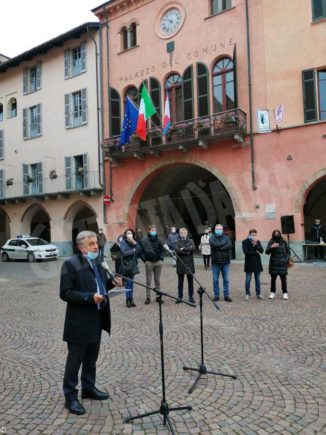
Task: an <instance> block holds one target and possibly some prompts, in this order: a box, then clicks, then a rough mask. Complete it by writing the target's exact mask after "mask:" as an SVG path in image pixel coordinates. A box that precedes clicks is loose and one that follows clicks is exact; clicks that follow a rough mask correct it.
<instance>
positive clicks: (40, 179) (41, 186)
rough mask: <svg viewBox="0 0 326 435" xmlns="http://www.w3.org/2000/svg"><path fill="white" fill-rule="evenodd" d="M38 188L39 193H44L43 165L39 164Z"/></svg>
mask: <svg viewBox="0 0 326 435" xmlns="http://www.w3.org/2000/svg"><path fill="white" fill-rule="evenodd" d="M37 187H38V191H39V193H42V192H43V168H42V163H37Z"/></svg>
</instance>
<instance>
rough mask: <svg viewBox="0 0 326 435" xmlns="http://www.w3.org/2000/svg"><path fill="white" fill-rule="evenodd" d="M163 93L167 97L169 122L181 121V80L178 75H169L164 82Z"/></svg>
mask: <svg viewBox="0 0 326 435" xmlns="http://www.w3.org/2000/svg"><path fill="white" fill-rule="evenodd" d="M165 91H166V92H167V94H168V97H169V104H170V112H171V113H170V117H171V122H178V121H182V120H183V110H182V109H183V107H182V106H183V104H182V78H181V76H180V75H179V74H171V75H170V76H169V77H168V78H167V80H166V82H165Z"/></svg>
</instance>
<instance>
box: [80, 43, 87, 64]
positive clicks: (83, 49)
mask: <svg viewBox="0 0 326 435" xmlns="http://www.w3.org/2000/svg"><path fill="white" fill-rule="evenodd" d="M80 57H81V70H82V71H86V42H83V43H82V45H81V46H80Z"/></svg>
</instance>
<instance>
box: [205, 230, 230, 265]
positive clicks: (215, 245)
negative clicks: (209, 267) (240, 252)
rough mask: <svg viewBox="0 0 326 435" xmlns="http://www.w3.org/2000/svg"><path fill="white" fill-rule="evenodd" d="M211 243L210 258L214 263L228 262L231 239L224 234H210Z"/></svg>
mask: <svg viewBox="0 0 326 435" xmlns="http://www.w3.org/2000/svg"><path fill="white" fill-rule="evenodd" d="M209 244H210V245H211V259H212V264H214V265H223V264H229V263H230V262H231V250H232V242H231V239H230V238H229V237H228V236H227V235H226V234H222V235H221V236H219V237H218V236H216V235H215V234H212V235H211V237H210V238H209Z"/></svg>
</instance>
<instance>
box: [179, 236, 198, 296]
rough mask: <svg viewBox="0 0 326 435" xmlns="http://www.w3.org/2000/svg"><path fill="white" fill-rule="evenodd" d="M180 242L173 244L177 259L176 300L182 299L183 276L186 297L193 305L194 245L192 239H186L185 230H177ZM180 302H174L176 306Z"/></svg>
mask: <svg viewBox="0 0 326 435" xmlns="http://www.w3.org/2000/svg"><path fill="white" fill-rule="evenodd" d="M179 234H180V240H178V241H176V242H175V248H174V249H175V252H176V254H177V255H176V258H177V266H176V267H177V275H178V298H179V299H183V282H184V277H185V275H186V276H187V280H188V295H189V302H191V303H193V304H194V303H195V300H194V274H195V264H194V251H195V244H194V241H193V240H192V239H188V237H187V236H188V231H187V229H186V228H180V230H179ZM180 302H181V301H180V300H176V302H175V303H176V304H180Z"/></svg>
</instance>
